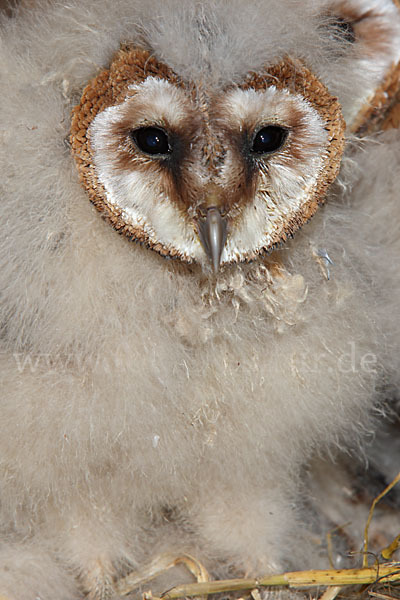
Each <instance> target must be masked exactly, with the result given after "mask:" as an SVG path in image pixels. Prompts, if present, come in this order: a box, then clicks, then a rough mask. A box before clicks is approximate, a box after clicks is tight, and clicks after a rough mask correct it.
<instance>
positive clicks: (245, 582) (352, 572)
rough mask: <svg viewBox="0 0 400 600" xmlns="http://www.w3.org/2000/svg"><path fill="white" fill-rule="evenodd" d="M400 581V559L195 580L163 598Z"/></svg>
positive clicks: (172, 590)
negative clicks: (253, 576)
mask: <svg viewBox="0 0 400 600" xmlns="http://www.w3.org/2000/svg"><path fill="white" fill-rule="evenodd" d="M377 580H379V581H384V582H386V583H387V582H391V583H394V582H397V581H400V563H391V564H385V565H376V566H373V567H365V568H362V569H328V570H310V571H293V572H289V573H282V574H280V575H270V576H269V577H263V578H261V579H226V580H221V581H210V582H207V583H192V584H187V585H181V586H177V587H175V588H172V589H171V590H169V591H167V592H165V593H164V594H162V595H161V598H162V599H163V600H175V599H176V598H182V597H186V596H201V595H209V594H217V593H220V592H234V591H240V590H252V589H254V588H260V587H270V586H274V587H275V586H282V587H291V588H294V587H314V586H322V585H326V586H336V587H338V586H344V585H365V584H370V583H375V582H376V581H377Z"/></svg>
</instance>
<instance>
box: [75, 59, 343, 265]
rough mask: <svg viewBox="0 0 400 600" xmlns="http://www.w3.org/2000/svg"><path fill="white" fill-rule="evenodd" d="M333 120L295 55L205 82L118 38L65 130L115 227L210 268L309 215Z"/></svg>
mask: <svg viewBox="0 0 400 600" xmlns="http://www.w3.org/2000/svg"><path fill="white" fill-rule="evenodd" d="M343 132H344V124H343V119H342V116H341V112H340V107H339V104H338V102H337V100H336V98H333V97H332V96H330V94H329V93H328V91H327V89H326V88H325V87H324V86H323V85H322V84H321V83H320V82H319V81H318V80H317V79H316V78H315V77H314V76H313V75H312V73H311V72H310V71H309V70H307V68H306V67H305V66H304V65H303V64H301V63H300V62H294V61H292V60H290V59H287V60H285V61H284V62H281V63H279V64H277V65H275V66H273V67H270V68H268V70H267V69H266V70H265V72H263V73H249V75H248V76H247V78H246V79H245V80H244V81H243V82H242V83H241V84H240V85H230V86H229V87H227V88H226V89H223V90H218V91H213V90H209V89H207V87H205V85H204V84H203V83H202V82H195V81H182V80H181V79H179V77H178V76H177V75H176V74H175V73H173V72H172V71H171V70H170V69H169V68H168V67H167V66H166V65H163V64H160V63H159V62H157V60H156V59H155V58H154V57H152V56H150V54H149V53H148V52H146V51H143V50H138V49H132V48H126V49H124V50H121V51H120V52H119V54H118V55H117V57H116V58H115V60H114V62H113V63H112V64H111V66H110V68H109V69H108V70H105V71H103V72H102V73H100V75H98V76H97V77H96V78H95V79H93V80H92V81H91V82H90V83H89V85H88V86H87V87H86V89H85V90H84V92H83V95H82V99H81V102H80V104H79V106H77V107H76V108H75V110H74V116H73V123H72V131H71V140H72V148H73V153H74V156H75V160H76V162H77V165H78V169H79V171H80V173H81V177H82V180H83V184H84V186H85V187H86V190H87V192H88V194H89V197H90V200H91V201H92V202H93V203H94V205H95V206H96V207H97V208H98V210H99V211H100V212H101V213H103V215H104V216H105V217H106V218H107V219H108V220H109V222H110V223H111V224H112V226H113V227H115V229H116V230H118V231H119V232H120V233H123V234H125V235H127V236H128V237H129V238H131V239H134V240H138V241H140V242H144V243H145V244H146V245H147V246H148V247H149V248H151V249H153V250H155V251H157V252H159V253H160V254H161V255H163V256H170V257H176V258H179V259H180V260H182V261H184V262H187V263H191V262H198V263H201V264H203V265H209V264H211V265H212V266H213V268H214V270H217V269H218V267H219V266H220V265H224V264H227V263H234V262H240V261H249V260H252V259H254V258H255V257H257V256H258V255H259V254H261V253H263V252H269V251H271V250H272V249H273V248H274V247H275V246H276V245H278V244H280V243H281V242H283V241H285V240H286V239H287V237H288V236H291V235H292V234H293V233H294V232H295V231H296V230H297V229H298V228H299V227H300V226H301V225H302V224H303V223H305V222H306V221H308V219H310V217H311V216H312V215H313V214H314V213H315V211H316V210H317V208H318V206H319V204H320V203H321V202H323V200H324V196H325V194H326V191H327V188H328V187H329V185H330V184H331V183H332V181H333V180H334V179H335V177H336V174H337V172H338V169H339V164H340V158H341V154H342V151H343V144H344V140H343Z"/></svg>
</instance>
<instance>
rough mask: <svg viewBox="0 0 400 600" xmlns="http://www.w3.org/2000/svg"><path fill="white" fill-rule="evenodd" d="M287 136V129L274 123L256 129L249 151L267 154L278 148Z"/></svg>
mask: <svg viewBox="0 0 400 600" xmlns="http://www.w3.org/2000/svg"><path fill="white" fill-rule="evenodd" d="M286 137H287V130H286V129H284V128H283V127H277V126H276V125H268V126H267V127H263V128H262V129H260V130H259V131H257V133H256V135H255V136H254V139H253V143H252V146H251V151H252V152H255V153H256V154H268V153H269V152H275V151H276V150H279V148H280V147H281V146H282V144H283V142H284V141H285V139H286Z"/></svg>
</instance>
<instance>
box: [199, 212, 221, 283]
mask: <svg viewBox="0 0 400 600" xmlns="http://www.w3.org/2000/svg"><path fill="white" fill-rule="evenodd" d="M198 229H199V237H200V241H201V243H202V244H203V248H204V250H205V252H206V254H207V256H208V258H209V259H210V260H211V263H212V266H213V270H214V273H216V272H217V271H218V269H219V266H220V264H221V254H222V250H223V249H224V246H225V242H226V219H225V218H224V217H222V215H221V213H220V212H219V210H218V208H216V207H215V206H212V207H210V208H209V209H208V210H207V215H206V218H205V219H201V220H200V219H199V221H198Z"/></svg>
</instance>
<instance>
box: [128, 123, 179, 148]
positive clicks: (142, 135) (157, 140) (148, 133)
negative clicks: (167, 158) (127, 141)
mask: <svg viewBox="0 0 400 600" xmlns="http://www.w3.org/2000/svg"><path fill="white" fill-rule="evenodd" d="M130 135H131V137H132V139H133V141H134V142H135V143H136V146H137V147H138V148H139V150H142V152H145V153H146V154H169V153H170V152H171V146H170V143H169V140H168V134H167V133H166V132H165V131H164V130H163V129H160V128H158V127H141V128H140V129H135V130H134V131H132V132H131V134H130Z"/></svg>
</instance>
